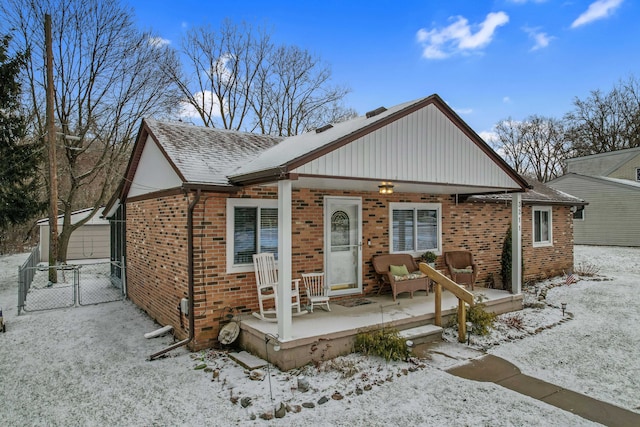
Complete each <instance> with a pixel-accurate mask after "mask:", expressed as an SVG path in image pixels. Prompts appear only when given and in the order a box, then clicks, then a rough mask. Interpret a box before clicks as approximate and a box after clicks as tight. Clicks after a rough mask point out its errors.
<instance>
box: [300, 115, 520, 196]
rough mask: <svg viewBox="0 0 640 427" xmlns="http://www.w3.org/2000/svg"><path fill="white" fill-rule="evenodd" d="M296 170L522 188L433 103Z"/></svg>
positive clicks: (400, 179) (382, 178) (411, 180)
mask: <svg viewBox="0 0 640 427" xmlns="http://www.w3.org/2000/svg"><path fill="white" fill-rule="evenodd" d="M295 172H296V173H301V174H312V175H328V176H344V177H356V178H369V179H378V180H387V179H393V180H396V181H410V182H428V183H443V184H448V183H456V184H462V185H475V186H492V187H500V188H514V187H515V188H517V187H518V184H517V183H515V182H514V181H513V179H511V178H510V177H509V176H508V175H507V174H506V173H505V171H504V170H503V169H501V168H500V167H499V166H498V165H497V164H496V163H494V161H493V160H492V159H491V158H489V157H488V156H487V155H486V154H485V153H484V152H483V151H482V150H481V149H480V148H479V147H478V146H476V144H475V143H474V142H473V141H471V139H469V137H467V136H466V135H465V134H464V133H463V132H462V131H461V130H460V129H459V128H458V127H456V126H455V125H454V124H453V123H452V122H451V121H450V120H449V118H448V117H447V116H445V115H444V114H443V113H442V112H441V111H440V110H439V109H438V108H436V107H435V106H434V105H428V106H427V107H425V108H422V109H420V110H418V111H416V112H414V113H411V114H409V115H407V116H405V117H404V118H402V119H400V120H398V121H395V122H393V123H391V124H389V125H387V126H385V127H382V128H380V129H378V130H376V131H374V132H372V133H370V134H368V135H366V136H364V137H362V138H359V139H357V140H355V141H353V142H351V143H350V144H347V145H345V146H343V147H341V148H339V149H337V150H334V151H332V152H330V153H328V154H326V155H324V156H322V157H319V158H317V159H315V160H313V161H311V162H309V163H307V164H305V165H303V166H300V167H299V168H297V169H296V170H295Z"/></svg>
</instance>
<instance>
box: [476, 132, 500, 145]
mask: <svg viewBox="0 0 640 427" xmlns="http://www.w3.org/2000/svg"><path fill="white" fill-rule="evenodd" d="M478 135H480V138H482V139H483V140H484V142H486V143H488V144H493V143H496V142H498V134H497V133H495V132H494V131H490V130H485V131H482V132H480V133H479V134H478Z"/></svg>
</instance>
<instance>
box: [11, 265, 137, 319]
mask: <svg viewBox="0 0 640 427" xmlns="http://www.w3.org/2000/svg"><path fill="white" fill-rule="evenodd" d="M26 264H27V263H25V264H24V265H23V266H22V267H20V272H19V273H20V274H19V277H20V283H19V288H18V314H20V312H21V311H38V310H50V309H55V308H65V307H73V306H76V305H90V304H100V303H104V302H112V301H119V300H122V299H123V298H124V296H125V291H124V287H123V282H122V280H121V279H120V278H119V277H113V278H112V276H114V274H113V271H118V272H119V273H120V275H121V276H123V273H122V271H121V267H120V265H119V263H114V262H108V261H107V262H100V263H78V264H64V265H58V266H51V267H50V266H48V265H37V266H27V265H26ZM52 269H54V270H55V271H56V276H57V280H55V281H51V280H49V272H50V270H52ZM114 279H116V280H114Z"/></svg>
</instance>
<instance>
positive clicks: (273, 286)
mask: <svg viewBox="0 0 640 427" xmlns="http://www.w3.org/2000/svg"><path fill="white" fill-rule="evenodd" d="M253 266H254V269H255V273H256V285H257V287H258V305H259V306H260V313H253V315H254V316H256V317H257V318H258V319H261V320H266V321H270V322H275V321H276V320H277V319H276V313H277V302H278V268H277V265H276V261H275V258H274V256H273V254H272V253H268V252H265V253H261V254H256V255H254V256H253ZM291 282H292V289H291V308H295V309H296V313H295V314H304V313H306V312H304V313H303V312H302V310H301V308H300V279H294V280H292V281H291ZM271 299H272V300H274V302H273V308H271V309H267V310H265V308H264V301H268V300H271ZM268 316H273V317H268Z"/></svg>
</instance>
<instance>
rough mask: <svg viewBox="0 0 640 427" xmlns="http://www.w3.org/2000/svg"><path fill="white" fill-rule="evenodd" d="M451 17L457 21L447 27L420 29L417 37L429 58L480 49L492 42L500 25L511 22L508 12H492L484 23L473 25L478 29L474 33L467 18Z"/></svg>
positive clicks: (444, 56) (439, 57)
mask: <svg viewBox="0 0 640 427" xmlns="http://www.w3.org/2000/svg"><path fill="white" fill-rule="evenodd" d="M450 19H452V20H455V21H454V22H452V23H451V24H450V25H449V26H447V27H444V28H439V29H437V28H434V29H432V30H426V29H424V28H421V29H419V30H418V32H417V33H416V39H417V41H418V42H419V43H421V44H422V46H423V47H422V56H424V57H425V58H427V59H442V58H447V57H449V56H451V55H453V54H455V53H457V52H464V51H470V50H476V49H480V48H482V47H484V46H486V45H488V44H489V43H490V42H491V40H492V39H493V35H494V33H495V31H496V29H497V28H498V27H500V26H503V25H505V24H506V23H507V22H509V16H508V15H507V14H506V13H504V12H495V13H494V12H492V13H489V14H488V15H487V17H486V18H485V20H484V21H483V22H482V23H480V24H478V25H474V26H473V27H474V29H477V30H476V32H475V33H473V32H472V26H471V25H469V21H468V20H467V19H466V18H464V17H462V16H458V17H455V18H454V17H452V18H450Z"/></svg>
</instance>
